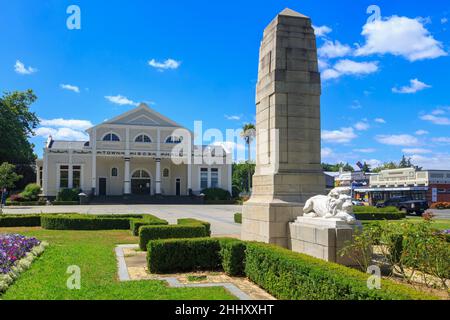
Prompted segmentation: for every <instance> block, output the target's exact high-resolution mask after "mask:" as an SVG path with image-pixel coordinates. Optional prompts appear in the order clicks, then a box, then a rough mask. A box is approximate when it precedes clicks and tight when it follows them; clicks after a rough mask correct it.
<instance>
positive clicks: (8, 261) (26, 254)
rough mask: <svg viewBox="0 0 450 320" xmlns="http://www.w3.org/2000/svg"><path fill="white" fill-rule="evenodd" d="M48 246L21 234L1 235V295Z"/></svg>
mask: <svg viewBox="0 0 450 320" xmlns="http://www.w3.org/2000/svg"><path fill="white" fill-rule="evenodd" d="M46 245H47V244H46V243H45V242H41V241H39V240H38V239H36V238H28V237H25V236H22V235H19V234H0V293H1V292H3V291H5V290H6V289H7V288H8V287H9V285H11V283H13V281H14V280H15V279H17V277H18V276H19V275H20V273H22V272H24V271H25V270H27V269H28V268H29V267H30V265H31V263H32V262H33V260H34V259H35V258H36V257H37V256H39V255H41V254H42V252H43V251H44V248H45V246H46Z"/></svg>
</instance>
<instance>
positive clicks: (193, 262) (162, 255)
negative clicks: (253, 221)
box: [147, 238, 220, 273]
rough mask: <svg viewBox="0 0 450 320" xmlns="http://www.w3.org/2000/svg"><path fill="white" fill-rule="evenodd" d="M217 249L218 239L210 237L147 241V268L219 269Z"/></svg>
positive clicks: (157, 269)
mask: <svg viewBox="0 0 450 320" xmlns="http://www.w3.org/2000/svg"><path fill="white" fill-rule="evenodd" d="M219 251H220V244H219V241H217V240H216V239H214V240H213V239H210V238H198V239H169V240H157V241H149V242H148V246H147V264H148V269H149V271H150V272H153V273H172V272H184V271H193V270H219V269H220V256H219V254H218V252H219Z"/></svg>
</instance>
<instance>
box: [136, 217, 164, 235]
mask: <svg viewBox="0 0 450 320" xmlns="http://www.w3.org/2000/svg"><path fill="white" fill-rule="evenodd" d="M168 224H169V222H167V221H166V220H163V219H160V218H158V217H155V216H152V215H145V216H144V217H143V218H135V219H131V220H130V229H131V233H132V234H133V236H139V228H140V227H142V226H148V225H168Z"/></svg>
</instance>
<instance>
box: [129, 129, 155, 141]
mask: <svg viewBox="0 0 450 320" xmlns="http://www.w3.org/2000/svg"><path fill="white" fill-rule="evenodd" d="M139 136H147V137H148V138H149V139H150V142H145V141H142V142H140V141H136V139H137V138H138V137H139ZM133 142H134V143H139V144H149V143H154V142H153V138H152V136H151V135H150V134H148V133H146V132H141V133H138V134H137V135H135V136H134V138H133Z"/></svg>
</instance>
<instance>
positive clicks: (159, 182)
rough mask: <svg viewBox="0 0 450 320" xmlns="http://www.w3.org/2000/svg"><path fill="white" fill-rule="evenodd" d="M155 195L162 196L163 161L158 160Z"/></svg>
mask: <svg viewBox="0 0 450 320" xmlns="http://www.w3.org/2000/svg"><path fill="white" fill-rule="evenodd" d="M155 160H156V173H155V193H156V194H157V195H159V194H161V159H160V158H156V159H155Z"/></svg>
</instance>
